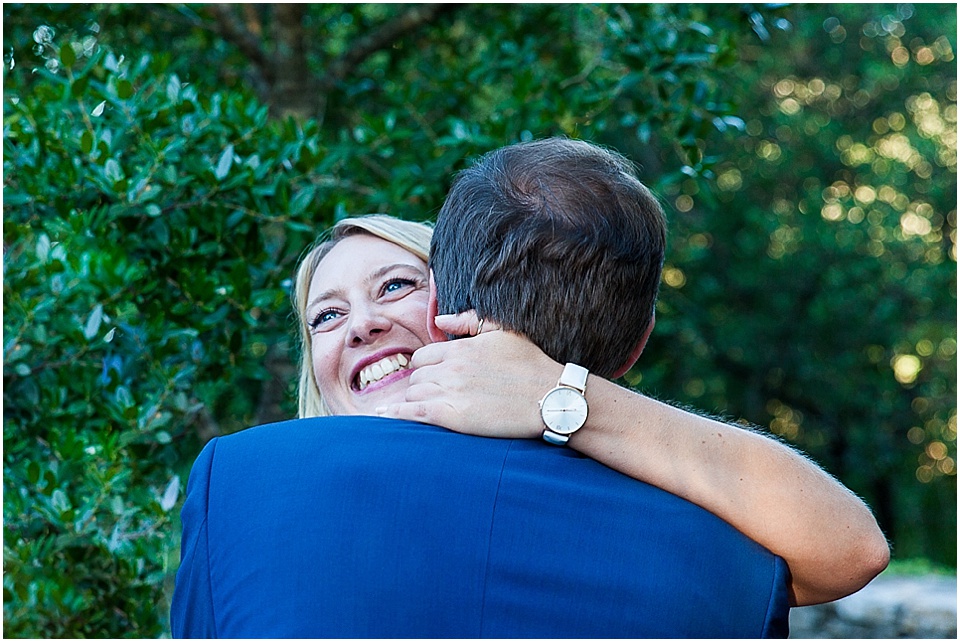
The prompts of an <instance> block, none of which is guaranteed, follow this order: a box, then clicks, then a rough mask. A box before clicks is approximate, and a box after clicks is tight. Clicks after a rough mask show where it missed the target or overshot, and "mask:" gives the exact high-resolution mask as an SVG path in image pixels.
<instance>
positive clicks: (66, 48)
mask: <svg viewBox="0 0 960 642" xmlns="http://www.w3.org/2000/svg"><path fill="white" fill-rule="evenodd" d="M76 61H77V54H76V52H75V51H74V50H73V43H72V42H67V43H64V45H63V46H62V47H60V62H62V63H63V66H64V67H73V63H75V62H76Z"/></svg>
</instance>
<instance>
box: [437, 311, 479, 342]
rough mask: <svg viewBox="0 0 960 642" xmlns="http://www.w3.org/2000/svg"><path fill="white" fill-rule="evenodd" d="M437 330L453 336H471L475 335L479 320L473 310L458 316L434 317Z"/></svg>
mask: <svg viewBox="0 0 960 642" xmlns="http://www.w3.org/2000/svg"><path fill="white" fill-rule="evenodd" d="M434 322H435V323H436V324H437V328H439V329H440V330H442V331H444V332H446V333H447V334H452V335H455V336H472V335H475V334H476V333H477V326H478V325H479V324H480V319H479V318H478V317H477V313H476V312H475V311H474V310H467V311H466V312H461V313H459V314H440V315H437V316H436V317H434Z"/></svg>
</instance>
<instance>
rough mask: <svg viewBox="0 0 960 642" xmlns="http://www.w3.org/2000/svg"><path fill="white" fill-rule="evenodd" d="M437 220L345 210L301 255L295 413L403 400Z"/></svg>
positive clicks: (370, 408) (422, 325)
mask: <svg viewBox="0 0 960 642" xmlns="http://www.w3.org/2000/svg"><path fill="white" fill-rule="evenodd" d="M432 233H433V230H432V228H431V227H430V226H428V225H426V224H424V223H413V222H410V221H403V220H400V219H395V218H392V217H390V216H386V215H381V214H371V215H369V216H361V217H357V218H351V219H345V220H343V221H341V222H340V223H338V224H337V225H335V226H334V227H333V228H331V229H330V231H329V232H328V233H327V234H325V235H324V236H323V237H322V238H321V241H320V242H319V243H318V244H317V245H315V246H314V247H313V248H312V249H311V250H310V251H309V252H308V253H307V254H306V256H305V257H304V259H303V260H302V261H301V263H300V268H299V269H298V271H297V278H296V285H295V289H294V299H295V301H294V304H295V305H294V307H295V309H296V313H297V317H298V323H297V327H298V328H299V332H300V341H301V368H300V385H299V416H300V417H301V418H303V417H321V416H326V415H331V414H338V415H339V414H375V413H374V410H375V408H377V407H378V406H381V405H383V404H384V403H388V402H399V401H403V393H404V391H405V389H406V379H407V377H408V376H409V372H410V371H409V370H408V366H409V364H410V357H411V355H412V354H413V352H414V351H415V350H416V349H417V348H419V347H422V346H423V345H426V344H427V343H429V342H430V339H429V337H428V334H427V329H426V328H427V324H426V313H427V285H428V275H427V255H428V252H429V249H430V237H431V235H432Z"/></svg>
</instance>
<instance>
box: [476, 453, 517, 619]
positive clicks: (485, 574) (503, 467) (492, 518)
mask: <svg viewBox="0 0 960 642" xmlns="http://www.w3.org/2000/svg"><path fill="white" fill-rule="evenodd" d="M515 441H516V440H515V439H511V440H510V443H508V444H507V449H506V450H505V451H504V453H503V462H502V463H501V464H500V477H499V478H498V479H497V492H496V493H495V494H494V496H493V510H492V511H491V512H490V531H489V533H488V535H487V560H486V563H485V565H484V571H483V589H482V591H481V593H480V595H481V599H480V635H479V637H483V628H484V625H485V624H486V608H487V580H488V579H489V578H490V552H491V550H492V549H493V545H492V543H493V527H494V525H495V524H496V521H497V506H498V504H499V500H500V487H501V486H502V484H503V473H504V471H505V470H506V468H507V457H509V456H510V449H511V448H512V447H513V444H514V442H515Z"/></svg>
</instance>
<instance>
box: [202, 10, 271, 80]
mask: <svg viewBox="0 0 960 642" xmlns="http://www.w3.org/2000/svg"><path fill="white" fill-rule="evenodd" d="M206 8H207V10H208V11H209V12H210V13H211V14H212V15H213V17H214V18H215V19H216V21H217V22H216V30H217V33H219V34H220V36H221V37H222V38H223V39H224V40H226V41H227V42H229V43H231V44H232V45H234V46H235V47H237V48H238V49H239V50H240V53H242V54H243V55H244V56H246V57H247V59H249V60H250V62H252V63H253V64H254V65H255V66H256V68H257V70H258V71H259V73H260V77H261V78H263V79H264V80H265V81H266V82H267V83H268V84H272V83H273V65H272V64H271V60H270V57H269V56H268V55H267V52H266V51H264V50H263V47H262V46H261V41H260V38H259V37H258V36H257V35H255V34H253V33H251V32H250V31H249V30H248V29H247V28H246V27H245V26H244V24H243V23H242V22H241V21H240V19H239V18H238V17H237V16H236V15H235V14H234V13H233V9H232V5H229V4H209V5H207V7H206Z"/></svg>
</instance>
